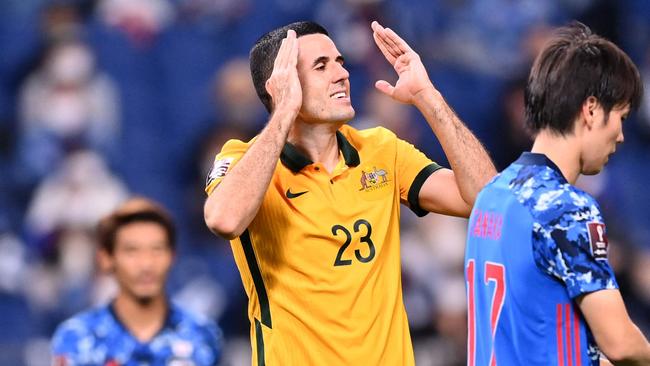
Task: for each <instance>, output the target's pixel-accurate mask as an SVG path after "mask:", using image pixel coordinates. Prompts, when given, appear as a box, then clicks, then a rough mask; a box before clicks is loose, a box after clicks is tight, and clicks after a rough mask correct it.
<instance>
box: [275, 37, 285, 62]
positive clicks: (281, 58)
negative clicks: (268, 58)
mask: <svg viewBox="0 0 650 366" xmlns="http://www.w3.org/2000/svg"><path fill="white" fill-rule="evenodd" d="M286 49H287V39H286V38H284V39H283V40H282V43H280V48H279V49H278V54H277V55H276V56H275V61H274V62H273V68H274V69H278V68H280V67H282V66H284V65H285V64H286V60H285V59H286V51H285V50H286Z"/></svg>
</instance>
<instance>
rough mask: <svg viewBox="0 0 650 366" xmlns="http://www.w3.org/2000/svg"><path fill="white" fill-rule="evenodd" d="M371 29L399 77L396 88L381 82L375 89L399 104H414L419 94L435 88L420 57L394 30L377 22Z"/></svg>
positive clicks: (378, 82) (377, 83)
mask: <svg viewBox="0 0 650 366" xmlns="http://www.w3.org/2000/svg"><path fill="white" fill-rule="evenodd" d="M371 27H372V31H373V33H372V37H373V38H374V39H375V43H376V44H377V47H379V50H381V53H383V54H384V57H386V60H388V62H390V64H391V65H393V68H394V69H395V71H397V74H398V76H399V79H398V80H397V83H395V86H393V85H391V84H390V83H389V82H387V81H385V80H379V81H377V82H376V83H375V87H376V88H377V89H379V91H381V92H382V93H384V94H387V95H389V96H390V97H392V98H393V99H395V100H397V101H399V102H402V103H408V104H413V103H414V98H415V96H416V95H417V94H418V93H419V92H421V91H423V90H425V89H427V88H431V89H433V88H434V87H433V84H432V83H431V81H430V80H429V75H428V74H427V70H426V69H425V68H424V65H423V64H422V61H421V60H420V56H419V55H418V54H417V53H415V51H413V50H412V49H411V47H409V45H408V44H407V43H406V41H404V40H403V39H402V38H401V37H400V36H398V35H397V33H395V32H394V31H393V30H392V29H390V28H384V27H383V26H381V25H380V24H379V23H378V22H376V21H373V22H372V24H371Z"/></svg>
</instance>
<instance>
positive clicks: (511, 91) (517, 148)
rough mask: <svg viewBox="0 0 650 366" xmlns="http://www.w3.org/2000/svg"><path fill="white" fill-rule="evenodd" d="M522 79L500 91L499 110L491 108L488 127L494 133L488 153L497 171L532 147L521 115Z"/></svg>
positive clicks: (523, 81)
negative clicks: (493, 110) (492, 128)
mask: <svg viewBox="0 0 650 366" xmlns="http://www.w3.org/2000/svg"><path fill="white" fill-rule="evenodd" d="M525 87H526V79H525V78H519V79H516V80H515V81H513V82H512V83H510V84H509V85H507V86H506V87H505V88H504V92H503V95H502V96H501V100H500V104H501V105H500V106H498V107H499V108H495V111H497V112H498V113H495V114H494V116H489V117H488V118H487V119H486V120H492V121H494V122H491V124H492V125H493V126H494V129H495V131H496V132H497V133H495V134H494V141H493V142H492V143H491V144H490V146H489V150H490V153H491V156H492V159H494V165H496V167H497V170H498V171H501V170H502V169H503V168H505V167H507V166H508V165H510V163H512V162H513V161H515V160H517V158H518V157H519V155H521V152H522V151H529V150H530V148H531V147H532V142H533V140H532V137H531V133H530V132H529V131H528V130H527V129H526V124H525V115H524V88H525Z"/></svg>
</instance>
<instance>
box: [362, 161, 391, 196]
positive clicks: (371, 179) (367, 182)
mask: <svg viewBox="0 0 650 366" xmlns="http://www.w3.org/2000/svg"><path fill="white" fill-rule="evenodd" d="M360 182H361V188H359V190H360V191H365V192H369V191H374V190H376V189H379V188H382V187H385V186H387V185H388V182H389V180H388V172H387V171H386V170H385V169H381V168H380V169H377V167H374V166H373V167H372V169H364V170H362V171H361V180H360Z"/></svg>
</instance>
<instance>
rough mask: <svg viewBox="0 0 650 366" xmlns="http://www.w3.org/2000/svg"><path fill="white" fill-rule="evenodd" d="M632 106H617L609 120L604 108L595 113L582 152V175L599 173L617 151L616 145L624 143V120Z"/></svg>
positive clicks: (610, 114)
mask: <svg viewBox="0 0 650 366" xmlns="http://www.w3.org/2000/svg"><path fill="white" fill-rule="evenodd" d="M629 112H630V106H629V105H625V106H615V107H614V108H612V110H611V112H610V113H609V117H608V118H607V120H606V119H605V112H604V110H603V109H602V108H600V107H599V108H597V109H596V110H595V111H594V124H593V128H591V129H590V130H588V131H587V132H586V134H587V136H586V137H587V138H586V139H584V141H583V144H584V145H585V146H584V148H583V150H582V151H583V152H582V157H581V158H582V161H581V163H582V169H581V170H582V174H586V175H593V174H597V173H599V172H600V171H601V170H602V169H603V167H604V166H605V164H607V161H608V160H609V157H610V155H612V154H613V153H614V152H615V151H616V145H617V144H619V143H622V142H623V120H625V118H627V115H628V113H629Z"/></svg>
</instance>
